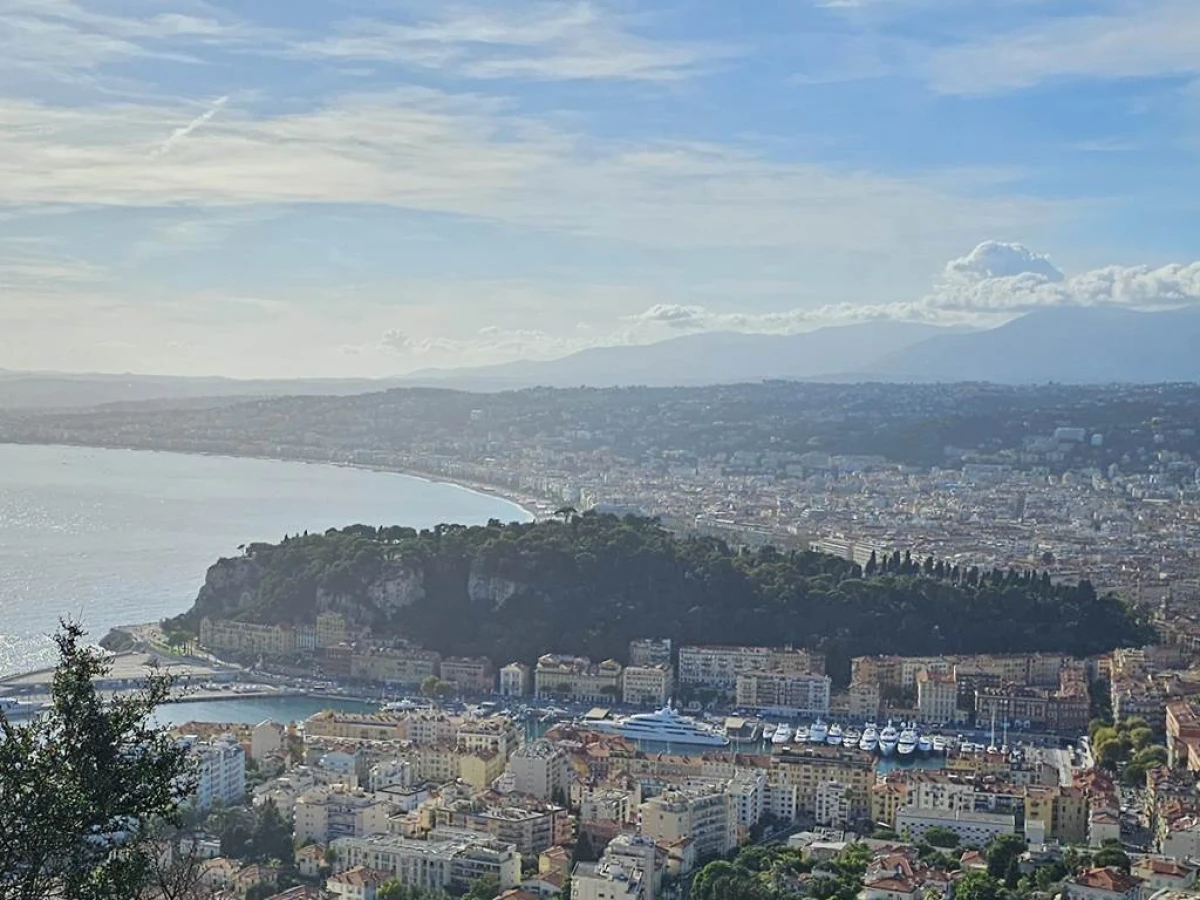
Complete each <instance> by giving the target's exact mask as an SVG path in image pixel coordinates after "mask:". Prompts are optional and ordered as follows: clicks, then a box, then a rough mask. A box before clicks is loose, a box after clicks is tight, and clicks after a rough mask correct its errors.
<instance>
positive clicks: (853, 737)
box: [842, 728, 862, 750]
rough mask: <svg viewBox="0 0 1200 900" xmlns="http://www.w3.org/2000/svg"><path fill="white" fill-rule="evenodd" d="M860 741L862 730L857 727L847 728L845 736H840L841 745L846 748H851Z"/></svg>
mask: <svg viewBox="0 0 1200 900" xmlns="http://www.w3.org/2000/svg"><path fill="white" fill-rule="evenodd" d="M861 741H862V732H861V731H859V730H858V729H857V728H847V729H846V734H845V737H843V738H842V746H843V747H845V748H846V749H847V750H853V749H854V748H855V747H857V746H858V745H859V742H861Z"/></svg>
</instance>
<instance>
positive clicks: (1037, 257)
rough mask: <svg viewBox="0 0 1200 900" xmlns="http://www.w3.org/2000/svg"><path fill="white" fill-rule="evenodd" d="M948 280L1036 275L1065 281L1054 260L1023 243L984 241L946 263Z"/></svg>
mask: <svg viewBox="0 0 1200 900" xmlns="http://www.w3.org/2000/svg"><path fill="white" fill-rule="evenodd" d="M945 274H946V277H947V278H948V279H962V280H967V281H982V280H984V279H988V278H1004V277H1007V276H1011V275H1023V274H1033V275H1038V276H1041V277H1043V278H1045V279H1046V280H1048V281H1062V280H1063V273H1062V272H1061V271H1059V270H1058V268H1057V267H1056V266H1055V265H1054V263H1052V262H1050V257H1048V256H1043V255H1042V254H1039V253H1034V252H1033V251H1032V250H1030V249H1029V248H1028V247H1026V246H1024V245H1023V244H1007V243H1004V242H1003V241H984V242H983V243H982V244H979V245H978V246H977V247H976V248H975V249H974V250H972V251H971V252H970V253H968V254H967V255H966V256H963V257H961V258H959V259H952V260H951V261H950V262H948V263H946V273H945Z"/></svg>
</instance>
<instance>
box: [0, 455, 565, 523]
mask: <svg viewBox="0 0 1200 900" xmlns="http://www.w3.org/2000/svg"><path fill="white" fill-rule="evenodd" d="M0 446H12V447H62V448H65V449H72V450H80V449H83V450H124V451H127V452H129V453H167V454H171V455H174V456H207V457H213V458H217V459H256V460H260V461H262V462H279V463H295V464H297V465H304V466H330V467H332V468H337V469H357V470H360V471H363V472H378V473H380V474H383V475H400V476H402V477H405V478H412V479H415V480H416V481H423V482H425V483H426V484H438V485H445V486H447V487H454V488H458V489H459V490H464V491H470V492H471V493H473V494H481V495H484V496H489V497H495V498H498V499H500V500H504V501H506V502H507V503H511V504H512V505H513V506H515V507H517V508H518V509H520V510H521V511H522V512H524V513H525V514H526V515H528V516H529V518H530V520H532V521H534V522H536V521H539V520H541V519H543V518H545V517H546V514H547V511H548V510H549V509H550V507H551V506H553V504H552V503H551V501H549V500H547V499H544V498H541V497H537V496H535V495H533V494H524V493H520V492H517V491H513V490H512V489H511V488H505V487H501V486H499V485H492V484H487V483H485V482H482V481H472V480H470V479H465V478H449V477H447V476H445V475H441V474H438V473H433V472H424V471H421V470H419V469H412V468H402V467H398V466H384V465H377V464H371V463H356V462H339V461H337V460H330V459H307V458H305V457H284V456H267V455H264V454H261V453H234V452H228V451H214V450H177V449H166V448H162V447H131V446H129V445H128V444H103V443H90V444H89V443H64V442H61V441H56V442H52V443H43V442H41V441H14V440H6V439H3V438H0ZM446 524H451V523H446Z"/></svg>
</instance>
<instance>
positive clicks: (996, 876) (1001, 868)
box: [987, 834, 1025, 881]
mask: <svg viewBox="0 0 1200 900" xmlns="http://www.w3.org/2000/svg"><path fill="white" fill-rule="evenodd" d="M1024 852H1025V839H1024V838H1022V837H1021V836H1020V835H1019V834H1002V835H1000V836H998V837H997V838H995V839H994V840H993V841H992V842H991V844H989V845H988V848H987V864H988V868H987V873H988V875H989V876H991V878H992V879H993V880H994V881H1000V880H1001V879H1003V878H1004V877H1005V876H1006V875H1008V866H1009V863H1010V862H1012V861H1013V860H1014V859H1016V858H1017V857H1018V856H1020V855H1021V854H1022V853H1024Z"/></svg>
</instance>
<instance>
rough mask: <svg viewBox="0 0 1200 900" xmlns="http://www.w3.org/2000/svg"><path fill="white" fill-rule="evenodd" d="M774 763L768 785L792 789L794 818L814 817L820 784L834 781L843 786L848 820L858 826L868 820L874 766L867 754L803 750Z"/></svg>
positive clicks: (780, 755)
mask: <svg viewBox="0 0 1200 900" xmlns="http://www.w3.org/2000/svg"><path fill="white" fill-rule="evenodd" d="M774 761H775V767H774V768H773V769H771V771H770V775H769V779H770V782H771V784H772V785H778V786H782V787H788V788H795V804H796V813H795V815H801V814H806V815H815V814H816V810H817V790H818V789H819V788H820V787H821V785H823V784H828V783H829V782H831V781H836V782H838V783H839V784H843V785H845V786H846V789H847V798H848V803H849V816H850V819H851V820H852V821H854V822H858V821H860V820H864V819H866V818H868V817H869V816H870V814H871V805H870V796H871V785H872V784H873V783H874V780H875V764H874V759H873V758H872V757H871V755H870V754H869V753H863V752H861V751H858V750H844V749H840V748H833V747H827V748H826V747H805V748H798V749H795V750H792V751H785V752H783V753H780V754H778V755H776V756H775V757H774ZM793 817H795V816H793Z"/></svg>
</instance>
